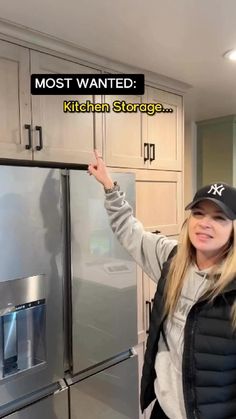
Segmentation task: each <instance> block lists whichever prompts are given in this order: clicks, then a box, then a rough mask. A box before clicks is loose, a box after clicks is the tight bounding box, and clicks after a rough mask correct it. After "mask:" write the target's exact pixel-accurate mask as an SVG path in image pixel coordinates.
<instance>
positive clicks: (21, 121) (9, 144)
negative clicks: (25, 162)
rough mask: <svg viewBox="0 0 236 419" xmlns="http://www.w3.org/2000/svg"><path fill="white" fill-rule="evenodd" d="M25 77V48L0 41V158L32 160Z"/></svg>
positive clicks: (26, 70) (26, 77) (26, 53)
mask: <svg viewBox="0 0 236 419" xmlns="http://www.w3.org/2000/svg"><path fill="white" fill-rule="evenodd" d="M28 77H29V52H28V49H26V48H22V47H18V46H16V45H14V44H11V43H9V42H5V41H0V113H1V126H0V157H1V158H18V159H32V150H31V148H30V145H29V135H30V131H29V129H30V123H31V116H30V115H31V113H30V83H29V78H28ZM25 125H26V126H27V127H25ZM26 147H27V148H26Z"/></svg>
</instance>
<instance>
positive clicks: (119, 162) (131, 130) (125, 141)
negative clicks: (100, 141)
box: [104, 95, 148, 168]
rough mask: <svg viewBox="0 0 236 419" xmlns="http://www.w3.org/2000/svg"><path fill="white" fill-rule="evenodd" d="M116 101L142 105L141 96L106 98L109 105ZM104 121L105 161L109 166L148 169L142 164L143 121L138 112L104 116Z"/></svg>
mask: <svg viewBox="0 0 236 419" xmlns="http://www.w3.org/2000/svg"><path fill="white" fill-rule="evenodd" d="M116 100H119V101H122V100H124V101H125V102H126V103H139V104H140V103H142V102H143V98H142V96H128V95H127V96H106V97H105V102H106V103H108V104H109V105H110V108H111V109H112V103H113V102H114V101H116ZM104 120H105V124H104V126H105V160H106V163H107V164H108V165H109V166H116V167H129V168H130V167H132V168H136V167H148V166H147V163H146V164H145V163H144V145H143V138H144V135H145V122H146V121H145V119H143V118H142V114H141V113H140V112H132V113H124V112H120V113H115V112H113V111H112V110H111V112H109V113H107V114H106V115H104Z"/></svg>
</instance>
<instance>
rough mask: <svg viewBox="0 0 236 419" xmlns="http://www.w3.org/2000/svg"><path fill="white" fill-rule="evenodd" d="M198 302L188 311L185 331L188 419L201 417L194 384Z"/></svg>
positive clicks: (184, 360)
mask: <svg viewBox="0 0 236 419" xmlns="http://www.w3.org/2000/svg"><path fill="white" fill-rule="evenodd" d="M196 305H197V303H196V304H195V305H194V306H193V307H192V308H191V310H190V311H189V313H188V316H187V319H186V325H185V333H184V351H183V366H182V374H183V394H184V404H185V410H186V415H187V419H199V418H198V414H197V410H196V406H195V400H196V398H195V392H194V385H193V352H194V351H193V346H194V345H193V339H194V330H195V326H196V322H197V308H196Z"/></svg>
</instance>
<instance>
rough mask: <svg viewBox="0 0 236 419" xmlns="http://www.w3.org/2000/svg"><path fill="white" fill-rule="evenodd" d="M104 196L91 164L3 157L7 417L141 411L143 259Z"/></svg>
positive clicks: (0, 367)
mask: <svg viewBox="0 0 236 419" xmlns="http://www.w3.org/2000/svg"><path fill="white" fill-rule="evenodd" d="M114 176H115V177H116V179H117V180H118V182H119V183H120V184H121V187H122V189H123V190H124V191H125V192H126V196H127V199H128V200H129V202H130V203H131V204H132V205H133V206H134V196H135V190H134V177H133V175H130V174H124V173H119V174H118V173H117V174H114ZM103 202H104V192H103V190H102V187H101V186H100V185H98V183H97V182H96V181H95V180H94V179H93V178H90V177H89V176H88V174H87V173H86V171H84V170H67V169H66V170H65V169H64V170H60V169H50V168H45V167H44V168H42V167H41V168H38V167H13V166H0V224H1V228H0V246H1V256H2V257H1V264H0V417H8V418H9V419H29V418H30V419H31V418H33V419H39V418H42V417H44V418H45V419H77V418H78V419H80V418H81V419H82V418H83V419H90V418H91V419H108V418H109V419H113V418H114V419H137V418H138V366H137V356H136V355H135V353H134V351H133V349H132V348H133V346H134V345H135V344H136V343H137V319H136V299H137V291H136V266H135V263H134V262H133V261H132V260H131V259H130V257H129V256H128V254H127V253H126V252H125V251H124V250H123V248H122V247H121V246H120V245H119V243H118V242H117V240H116V239H115V237H114V236H113V233H112V232H111V229H110V227H109V225H108V220H107V216H106V213H105V210H104V204H103Z"/></svg>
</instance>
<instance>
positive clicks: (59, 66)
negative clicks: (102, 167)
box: [31, 51, 102, 164]
mask: <svg viewBox="0 0 236 419" xmlns="http://www.w3.org/2000/svg"><path fill="white" fill-rule="evenodd" d="M31 73H32V74H33V73H48V74H50V73H54V74H60V73H64V74H66V73H69V74H71V73H72V74H73V73H74V74H79V73H80V74H81V73H99V72H98V71H96V70H94V69H92V68H88V67H85V66H81V65H79V64H76V63H73V62H70V61H66V60H63V59H60V58H56V57H53V56H50V55H47V54H43V53H39V52H35V51H31ZM96 98H98V99H99V97H98V96H96ZM98 99H97V101H99V100H98ZM64 100H66V101H69V100H76V101H79V102H85V101H87V100H89V101H91V102H94V97H93V96H91V95H86V96H85V95H79V96H78V95H77V96H69V95H68V96H67V95H61V96H58V95H56V96H50V95H47V96H46V95H40V96H32V115H33V131H34V160H46V161H59V162H69V163H85V164H88V163H89V162H90V161H91V160H92V158H93V150H94V147H96V148H98V149H99V150H100V152H102V146H101V141H102V139H101V134H102V128H101V115H100V114H94V113H64V112H63V101H64ZM37 127H38V128H37Z"/></svg>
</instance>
